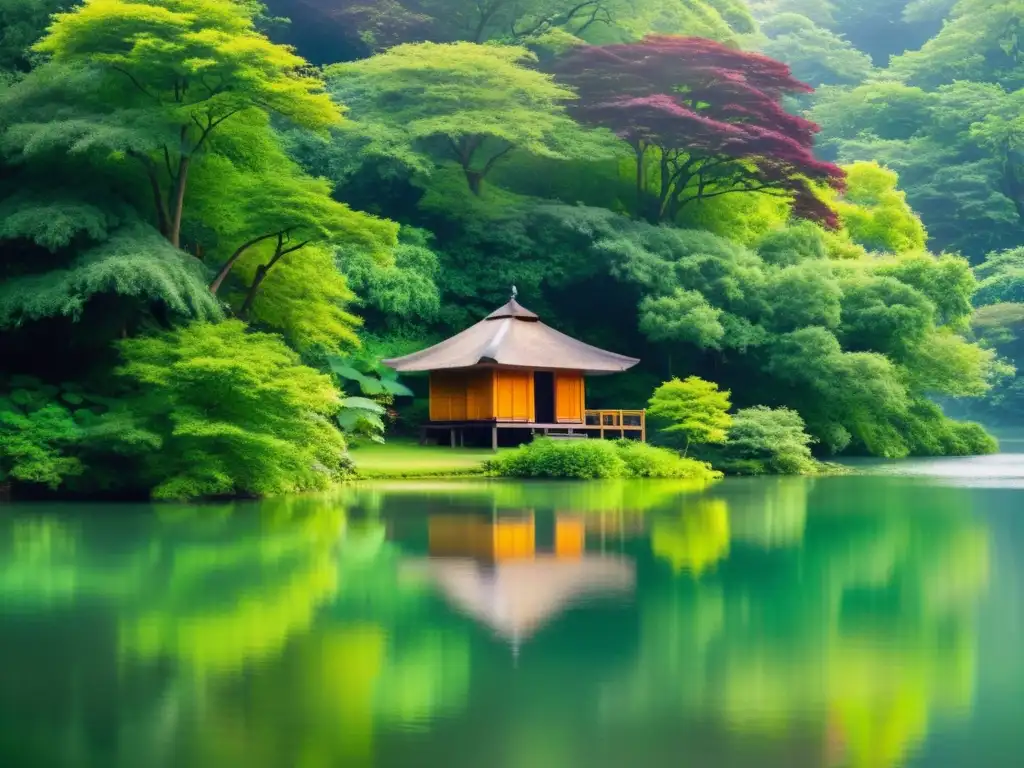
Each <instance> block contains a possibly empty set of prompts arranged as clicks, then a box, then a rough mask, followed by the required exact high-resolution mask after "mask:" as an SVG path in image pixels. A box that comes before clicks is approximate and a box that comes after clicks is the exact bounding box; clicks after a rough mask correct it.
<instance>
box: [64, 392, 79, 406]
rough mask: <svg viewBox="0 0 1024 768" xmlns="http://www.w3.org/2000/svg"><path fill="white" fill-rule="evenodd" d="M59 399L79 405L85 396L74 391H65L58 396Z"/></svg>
mask: <svg viewBox="0 0 1024 768" xmlns="http://www.w3.org/2000/svg"><path fill="white" fill-rule="evenodd" d="M60 399H61V400H63V401H64V402H65V403H68V404H70V405H81V404H82V403H84V402H85V398H83V397H82V396H81V395H77V394H75V393H74V392H65V393H63V394H62V395H61V396H60Z"/></svg>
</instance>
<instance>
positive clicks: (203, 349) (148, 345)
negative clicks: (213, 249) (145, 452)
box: [121, 321, 349, 499]
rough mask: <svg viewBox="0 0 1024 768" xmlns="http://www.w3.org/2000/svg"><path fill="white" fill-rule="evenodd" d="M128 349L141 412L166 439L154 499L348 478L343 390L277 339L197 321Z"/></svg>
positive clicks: (264, 490)
mask: <svg viewBox="0 0 1024 768" xmlns="http://www.w3.org/2000/svg"><path fill="white" fill-rule="evenodd" d="M121 350H122V354H123V355H124V359H125V365H124V366H123V367H122V368H121V373H122V375H124V376H125V377H127V378H128V379H130V380H132V381H134V382H136V383H137V384H139V385H141V386H142V387H144V391H143V392H141V393H140V394H139V395H138V397H137V399H136V401H135V402H134V403H133V410H134V411H135V412H136V413H138V414H139V415H140V416H141V417H142V418H143V419H145V422H146V423H147V425H148V427H149V429H150V430H152V431H153V432H154V433H155V434H157V435H159V436H160V438H161V440H162V442H163V447H162V448H161V450H160V451H159V452H158V453H156V454H154V455H152V456H150V457H148V465H149V466H148V468H147V471H148V473H149V475H150V476H151V477H152V480H153V484H154V491H153V495H154V496H155V497H156V498H165V499H189V498H197V497H204V496H223V495H237V494H258V495H271V494H278V493H287V492H294V491H302V490H315V489H323V488H326V487H327V486H328V485H329V484H330V483H331V482H332V481H334V480H337V479H340V478H341V477H343V476H344V475H345V474H346V472H347V471H348V466H349V462H348V457H347V454H346V451H345V442H344V440H343V439H342V437H341V434H340V433H339V432H338V431H337V430H336V429H335V428H334V427H333V426H332V425H331V422H330V418H331V417H332V416H333V415H334V414H335V413H337V411H338V409H339V408H340V406H341V400H340V397H339V395H338V392H337V390H336V389H335V388H334V387H333V385H332V384H331V381H330V379H329V378H328V377H326V376H324V375H322V374H320V373H317V372H316V371H314V370H312V369H311V368H307V367H305V366H303V365H302V364H301V363H300V362H299V358H298V355H296V354H295V353H294V352H292V351H291V350H289V349H288V348H287V347H286V346H285V345H284V344H283V343H282V342H281V340H280V339H279V338H278V337H276V336H272V335H269V334H263V333H248V332H246V329H245V326H244V325H243V324H242V323H240V322H238V321H227V322H223V323H220V324H216V325H211V324H207V323H197V324H193V325H191V326H188V327H186V328H182V329H180V330H176V331H171V332H168V333H164V334H160V335H157V336H151V337H147V338H140V339H131V340H127V341H125V342H123V343H122V345H121Z"/></svg>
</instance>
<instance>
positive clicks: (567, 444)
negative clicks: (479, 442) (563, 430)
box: [488, 438, 626, 480]
mask: <svg viewBox="0 0 1024 768" xmlns="http://www.w3.org/2000/svg"><path fill="white" fill-rule="evenodd" d="M625 468H626V467H625V462H623V460H622V458H621V457H620V456H619V453H618V451H617V450H616V448H615V444H614V443H610V442H608V441H606V440H567V441H564V442H563V441H559V440H551V439H550V438H547V439H545V438H539V439H537V440H534V441H533V442H532V443H529V444H527V445H523V446H520V447H519V448H518V449H517V450H515V451H512V452H511V453H508V454H505V455H504V456H501V457H499V458H497V459H495V460H493V461H491V462H489V463H488V469H489V470H490V471H491V472H493V473H494V474H497V475H501V476H503V477H558V478H571V479H576V480H603V479H606V478H613V477H624V476H625Z"/></svg>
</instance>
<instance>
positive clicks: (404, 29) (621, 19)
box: [269, 0, 753, 61]
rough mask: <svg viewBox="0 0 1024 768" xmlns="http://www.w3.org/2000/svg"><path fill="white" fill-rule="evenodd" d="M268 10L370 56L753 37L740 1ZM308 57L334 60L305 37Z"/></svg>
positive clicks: (420, 0) (327, 5)
mask: <svg viewBox="0 0 1024 768" xmlns="http://www.w3.org/2000/svg"><path fill="white" fill-rule="evenodd" d="M269 4H270V5H271V7H273V8H275V9H276V10H278V11H279V12H281V13H287V14H288V15H290V16H292V17H293V20H295V21H297V22H299V23H300V24H302V25H303V26H304V27H305V26H308V25H309V21H310V19H312V20H313V21H314V22H315V24H316V26H317V27H319V28H320V29H325V28H326V29H328V30H332V31H335V32H336V33H338V32H340V33H341V34H342V35H345V36H347V37H348V38H350V39H351V38H359V39H361V41H362V43H363V45H365V46H366V48H367V49H368V51H367V52H369V51H380V50H385V49H388V48H391V47H393V46H396V45H399V44H401V43H412V42H423V41H430V42H435V43H451V42H456V41H465V42H471V43H485V42H488V41H493V42H500V43H506V44H513V45H526V44H533V45H538V46H541V47H559V48H564V47H565V46H568V45H573V44H578V43H579V42H581V41H587V42H625V41H628V40H634V39H637V38H638V37H642V36H643V35H644V34H646V33H648V32H651V31H657V32H662V33H665V34H688V35H699V36H701V37H708V38H711V39H714V40H722V41H726V40H733V39H735V37H736V36H737V35H738V34H746V33H749V32H751V31H753V21H752V19H751V17H750V13H749V11H748V10H747V7H746V4H745V3H744V2H743V1H742V0H480V1H479V2H466V1H465V0H376V1H374V0H305V2H304V4H303V6H304V7H302V8H300V9H296V8H294V7H293V6H292V5H290V4H289V5H286V4H285V3H284V2H282V1H281V0H278V2H270V3H269ZM306 41H308V49H306V50H305V52H306V55H308V56H310V57H311V58H313V59H314V60H323V61H335V60H337V59H338V58H340V57H338V56H337V55H336V53H335V52H334V51H327V50H322V48H323V46H324V43H321V42H320V40H319V39H314V36H313V35H312V33H311V32H310V33H307V34H306V35H304V36H303V39H300V41H299V46H300V49H301V48H303V45H302V44H303V42H306Z"/></svg>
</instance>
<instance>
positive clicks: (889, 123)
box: [811, 81, 1024, 260]
mask: <svg viewBox="0 0 1024 768" xmlns="http://www.w3.org/2000/svg"><path fill="white" fill-rule="evenodd" d="M1012 100H1013V97H1012V96H1011V95H1009V94H1007V92H1006V91H1004V90H1003V89H1002V88H1001V87H1000V86H998V85H991V84H983V83H968V82H961V83H954V84H951V85H943V86H941V87H939V88H938V89H937V90H935V91H931V92H928V91H924V90H922V89H921V88H917V87H912V86H907V85H904V84H901V83H896V82H889V81H887V82H879V83H870V84H867V85H862V86H860V87H858V88H854V89H852V90H848V91H847V90H841V89H825V90H824V91H823V92H822V95H821V98H820V99H819V101H818V103H817V104H816V105H815V107H814V108H813V110H812V112H811V115H812V117H813V118H814V119H815V120H816V121H818V122H819V123H820V124H821V125H823V126H824V130H823V140H824V141H823V143H824V145H825V146H826V148H827V149H829V150H830V151H833V152H835V153H836V154H837V156H838V159H839V161H840V162H843V163H855V162H859V161H874V162H877V163H879V164H880V165H883V166H885V167H887V168H889V169H891V170H893V171H896V172H897V173H898V174H899V179H900V186H901V187H902V188H903V190H904V191H905V192H906V195H907V202H908V203H909V204H910V205H911V206H912V208H913V209H914V210H915V211H916V212H917V213H918V214H919V215H920V216H921V219H922V220H923V222H924V224H925V226H926V227H927V229H928V232H929V235H930V236H931V240H930V243H931V245H932V247H933V248H935V249H936V250H953V251H959V252H961V253H964V254H965V255H967V256H969V257H970V258H972V259H974V260H980V258H981V257H982V256H983V255H984V254H985V253H988V252H989V251H993V250H1001V249H1004V248H1010V247H1013V246H1015V245H1016V244H1017V242H1018V240H1019V229H1020V223H1021V215H1020V211H1021V210H1024V184H1020V183H1019V182H1018V179H1019V178H1024V175H1022V173H1021V170H1020V168H1021V166H1020V163H1019V153H1018V150H1017V149H1016V145H1015V144H1014V143H1012V142H1009V143H1007V142H1006V141H998V140H995V139H996V137H997V136H998V135H999V134H1000V133H1002V134H1004V135H1006V136H1007V137H1009V136H1010V135H1011V134H1012V131H1011V132H1009V133H1007V131H1006V129H1007V128H1008V127H1009V126H1010V125H1011V124H1010V123H1007V122H1005V121H1003V122H997V121H999V120H1001V119H1002V118H1000V117H999V116H1000V115H1007V116H1009V115H1010V114H1012V111H1013V108H1012V106H1010V104H1009V103H1008V101H1009V102H1012Z"/></svg>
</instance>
